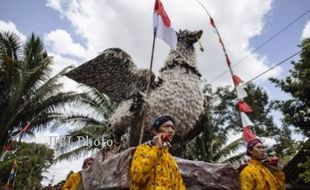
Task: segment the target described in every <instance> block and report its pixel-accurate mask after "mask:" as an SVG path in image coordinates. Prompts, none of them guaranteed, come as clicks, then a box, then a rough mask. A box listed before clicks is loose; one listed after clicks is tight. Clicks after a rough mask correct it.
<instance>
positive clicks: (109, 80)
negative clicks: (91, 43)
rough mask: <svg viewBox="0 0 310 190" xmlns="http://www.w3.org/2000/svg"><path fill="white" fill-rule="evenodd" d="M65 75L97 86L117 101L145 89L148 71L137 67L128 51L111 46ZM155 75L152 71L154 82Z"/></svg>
mask: <svg viewBox="0 0 310 190" xmlns="http://www.w3.org/2000/svg"><path fill="white" fill-rule="evenodd" d="M66 76H67V77H69V78H71V79H73V80H75V81H76V82H78V83H83V84H85V85H87V86H90V87H94V88H96V89H98V90H99V91H100V92H102V93H105V94H107V95H108V96H109V97H110V98H111V99H112V100H114V101H116V102H121V101H123V100H127V99H129V98H131V97H132V96H133V95H134V94H137V93H138V92H140V91H144V90H145V89H146V87H147V83H148V79H149V71H148V70H142V69H138V68H137V67H136V65H135V64H134V62H133V61H132V59H131V57H130V55H128V54H127V53H126V52H125V51H123V50H121V49H119V48H109V49H107V50H105V51H104V52H103V53H102V54H100V55H99V56H97V57H96V58H94V59H92V60H90V61H88V62H86V63H84V64H82V65H81V66H79V67H77V68H75V69H73V70H71V71H70V72H68V73H67V74H66ZM154 78H155V75H154V74H153V73H152V77H151V81H150V82H151V83H152V82H153V81H154Z"/></svg>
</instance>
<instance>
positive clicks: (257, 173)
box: [44, 115, 285, 190]
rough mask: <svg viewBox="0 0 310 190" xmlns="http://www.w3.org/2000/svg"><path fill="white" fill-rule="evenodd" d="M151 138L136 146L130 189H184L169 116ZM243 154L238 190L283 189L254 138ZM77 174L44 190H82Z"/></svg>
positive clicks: (272, 161)
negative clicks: (173, 152) (172, 149)
mask: <svg viewBox="0 0 310 190" xmlns="http://www.w3.org/2000/svg"><path fill="white" fill-rule="evenodd" d="M151 130H152V134H153V137H152V139H151V140H150V141H147V142H145V143H143V144H141V145H139V146H137V147H136V149H135V152H134V154H133V157H132V161H131V166H130V169H129V176H130V179H131V184H130V190H163V189H165V190H183V189H184V190H185V189H186V186H185V184H184V182H183V179H182V176H181V174H180V172H179V169H178V165H177V163H176V161H175V160H174V158H173V157H172V155H171V154H170V153H169V146H170V143H171V142H172V139H173V136H174V134H175V121H174V119H173V118H172V117H171V116H169V115H163V116H160V117H158V118H157V119H155V121H154V123H153V125H152V128H151ZM247 155H248V156H249V157H250V158H251V159H250V160H249V162H248V163H247V165H246V166H245V167H244V168H243V169H242V171H241V172H240V176H239V177H240V189H241V190H284V189H285V177H284V173H283V171H281V169H280V168H279V167H278V159H276V158H272V159H266V153H265V150H264V146H263V143H262V141H261V140H260V139H258V138H253V139H250V140H249V141H248V142H247ZM93 161H94V158H91V157H90V158H87V159H85V160H84V162H83V166H82V169H88V168H89V167H90V166H91V165H92V163H93ZM82 178H83V176H82V173H81V171H79V172H70V173H69V175H68V177H67V179H66V180H64V181H61V182H59V183H58V184H57V185H55V186H53V187H52V186H51V185H49V186H48V187H45V188H44V189H45V190H83V189H84V187H83V180H82Z"/></svg>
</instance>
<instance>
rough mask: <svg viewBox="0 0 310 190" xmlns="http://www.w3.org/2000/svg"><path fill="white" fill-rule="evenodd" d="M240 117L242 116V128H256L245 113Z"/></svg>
mask: <svg viewBox="0 0 310 190" xmlns="http://www.w3.org/2000/svg"><path fill="white" fill-rule="evenodd" d="M240 115H241V122H242V127H247V126H254V124H253V123H252V121H251V120H250V119H249V118H248V116H247V115H246V114H245V113H244V112H241V113H240Z"/></svg>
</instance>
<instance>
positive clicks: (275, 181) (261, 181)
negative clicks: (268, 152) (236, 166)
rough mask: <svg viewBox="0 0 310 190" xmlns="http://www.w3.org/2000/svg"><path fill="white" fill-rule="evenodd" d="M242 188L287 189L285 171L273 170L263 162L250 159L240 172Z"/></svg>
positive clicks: (244, 189)
mask: <svg viewBox="0 0 310 190" xmlns="http://www.w3.org/2000/svg"><path fill="white" fill-rule="evenodd" d="M240 185H241V190H285V177H284V173H283V171H277V172H271V171H270V170H269V169H268V168H266V167H265V166H264V165H263V164H262V162H260V161H257V160H250V161H249V163H248V165H247V166H246V167H245V168H244V169H243V170H242V171H241V173H240Z"/></svg>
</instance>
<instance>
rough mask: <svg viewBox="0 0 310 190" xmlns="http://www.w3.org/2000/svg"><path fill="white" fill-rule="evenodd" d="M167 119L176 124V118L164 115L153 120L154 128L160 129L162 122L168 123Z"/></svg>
mask: <svg viewBox="0 0 310 190" xmlns="http://www.w3.org/2000/svg"><path fill="white" fill-rule="evenodd" d="M167 121H171V122H172V123H173V125H175V122H174V119H173V118H172V117H171V116H169V115H163V116H160V117H158V118H157V119H155V121H154V122H153V125H152V128H155V129H159V127H160V126H161V125H162V124H164V123H166V122H167Z"/></svg>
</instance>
